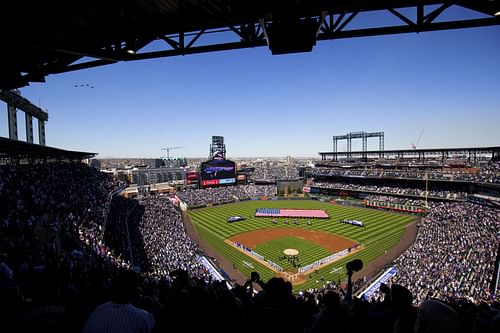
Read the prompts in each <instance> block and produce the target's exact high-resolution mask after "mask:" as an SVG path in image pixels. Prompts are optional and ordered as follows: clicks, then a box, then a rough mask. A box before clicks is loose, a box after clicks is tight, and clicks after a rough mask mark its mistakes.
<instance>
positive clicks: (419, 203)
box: [364, 194, 425, 207]
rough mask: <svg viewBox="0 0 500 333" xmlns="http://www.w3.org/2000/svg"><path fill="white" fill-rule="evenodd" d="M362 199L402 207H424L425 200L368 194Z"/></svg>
mask: <svg viewBox="0 0 500 333" xmlns="http://www.w3.org/2000/svg"><path fill="white" fill-rule="evenodd" d="M364 199H365V200H368V201H378V202H390V203H395V204H401V205H404V206H416V207H425V200H423V199H413V198H408V197H395V196H388V195H377V194H370V195H367V196H366V197H365V198H364Z"/></svg>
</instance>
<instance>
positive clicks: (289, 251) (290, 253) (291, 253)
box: [283, 249, 299, 256]
mask: <svg viewBox="0 0 500 333" xmlns="http://www.w3.org/2000/svg"><path fill="white" fill-rule="evenodd" d="M283 253H284V254H285V255H287V256H296V255H297V254H299V251H297V250H295V249H284V250H283Z"/></svg>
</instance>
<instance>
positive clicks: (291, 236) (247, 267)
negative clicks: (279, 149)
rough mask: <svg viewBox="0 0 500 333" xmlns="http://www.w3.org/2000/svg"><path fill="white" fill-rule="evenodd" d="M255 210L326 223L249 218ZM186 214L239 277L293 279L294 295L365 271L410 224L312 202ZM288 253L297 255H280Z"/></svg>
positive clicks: (283, 202) (254, 203) (250, 205)
mask: <svg viewBox="0 0 500 333" xmlns="http://www.w3.org/2000/svg"><path fill="white" fill-rule="evenodd" d="M257 208H294V209H322V210H325V211H326V212H327V213H328V215H329V218H328V219H307V218H306V219H293V218H292V219H291V218H270V217H269V218H268V217H255V216H254V214H255V210H256V209H257ZM188 214H189V217H190V218H191V221H192V223H193V226H194V228H195V230H196V232H197V233H198V235H199V236H200V237H201V238H203V239H205V240H206V241H207V242H208V243H209V244H210V245H211V246H212V247H213V248H215V249H216V250H217V251H218V252H219V253H220V254H221V255H223V256H224V257H225V258H226V259H227V260H228V261H230V262H231V263H232V264H233V265H234V266H236V268H237V269H238V270H239V271H240V272H241V273H242V274H244V275H245V276H250V272H252V271H257V272H259V274H260V276H261V278H262V279H263V280H264V281H266V280H268V279H269V278H271V277H273V276H283V277H285V278H286V277H287V276H288V277H290V276H293V280H292V283H293V284H294V288H295V289H296V290H297V289H308V288H317V287H321V286H322V285H324V284H326V283H327V282H329V281H338V279H341V280H344V279H345V273H346V272H345V264H346V262H348V261H350V260H352V259H361V260H363V262H364V263H365V265H366V264H367V263H369V262H370V261H373V260H374V259H376V258H377V257H379V256H381V255H383V254H384V252H386V251H387V250H389V249H390V248H392V247H393V246H395V245H396V244H398V242H399V241H400V239H401V236H402V234H403V232H404V229H405V226H406V225H407V224H409V223H411V222H412V221H413V220H414V219H415V218H414V217H413V216H410V215H402V214H394V213H390V212H386V211H380V210H373V209H364V208H357V207H348V206H340V205H334V204H331V203H327V202H320V201H314V200H301V201H298V200H276V201H272V200H262V201H261V200H259V201H256V200H251V201H244V202H240V203H234V204H227V205H221V206H215V207H209V208H202V209H197V210H193V211H189V213H188ZM229 216H243V217H245V220H244V221H239V222H234V223H228V222H227V218H228V217H229ZM341 219H355V220H359V221H362V222H363V223H364V227H358V226H354V225H351V224H346V223H340V220H341ZM308 222H310V223H308ZM290 250H293V253H297V254H296V255H293V256H289V255H286V254H285V253H288V252H286V251H290ZM284 251H285V252H284ZM339 253H342V255H341V256H339V257H335V259H334V260H333V261H331V262H329V263H327V264H321V265H313V266H312V267H313V268H311V269H309V270H307V271H305V272H300V269H301V267H302V269H306V268H307V267H311V265H312V264H314V263H318V261H319V260H321V259H324V258H326V257H328V256H332V255H333V256H335V254H339ZM269 261H270V262H271V263H273V264H275V265H270V264H269ZM281 271H283V272H281Z"/></svg>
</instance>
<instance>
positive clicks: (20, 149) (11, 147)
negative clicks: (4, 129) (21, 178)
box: [0, 137, 97, 161]
mask: <svg viewBox="0 0 500 333" xmlns="http://www.w3.org/2000/svg"><path fill="white" fill-rule="evenodd" d="M96 155H97V153H89V152H82V151H72V150H64V149H59V148H54V147H47V146H41V145H37V144H33V143H27V142H23V141H18V140H10V139H7V138H1V137H0V159H9V158H14V159H16V160H21V159H27V160H33V159H40V160H47V159H55V160H75V161H76V160H83V159H87V158H92V157H95V156H96Z"/></svg>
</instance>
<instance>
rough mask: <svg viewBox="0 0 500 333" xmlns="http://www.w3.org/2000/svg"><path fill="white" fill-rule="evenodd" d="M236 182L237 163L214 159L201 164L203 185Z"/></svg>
mask: <svg viewBox="0 0 500 333" xmlns="http://www.w3.org/2000/svg"><path fill="white" fill-rule="evenodd" d="M234 183H236V164H235V163H234V162H232V161H229V160H212V161H207V162H203V163H202V164H201V186H202V187H204V186H214V185H225V184H234Z"/></svg>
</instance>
